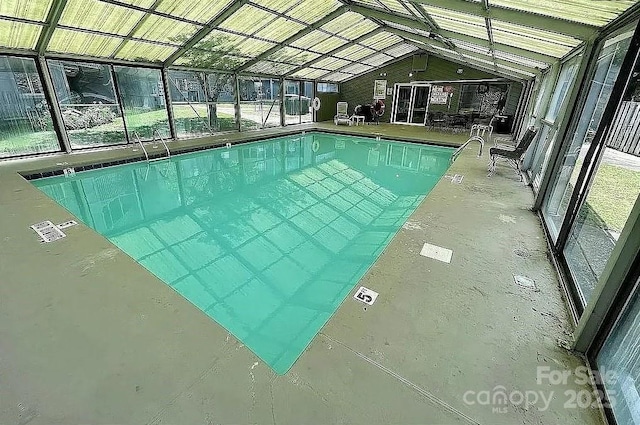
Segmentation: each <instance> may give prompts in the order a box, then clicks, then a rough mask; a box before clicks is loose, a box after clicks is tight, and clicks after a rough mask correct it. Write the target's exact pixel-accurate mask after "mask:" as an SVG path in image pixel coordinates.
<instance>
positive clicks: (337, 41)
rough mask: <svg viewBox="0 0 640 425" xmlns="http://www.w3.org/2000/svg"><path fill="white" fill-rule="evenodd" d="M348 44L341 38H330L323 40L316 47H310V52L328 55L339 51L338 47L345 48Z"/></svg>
mask: <svg viewBox="0 0 640 425" xmlns="http://www.w3.org/2000/svg"><path fill="white" fill-rule="evenodd" d="M346 43H347V42H346V41H345V40H343V39H341V38H337V37H329V38H327V39H326V40H323V41H321V42H320V43H318V44H316V45H315V46H312V47H310V48H309V50H312V51H314V52H318V53H327V52H330V51H331V50H333V49H337V48H338V47H340V46H343V45H344V44H346Z"/></svg>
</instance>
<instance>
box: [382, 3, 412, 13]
mask: <svg viewBox="0 0 640 425" xmlns="http://www.w3.org/2000/svg"><path fill="white" fill-rule="evenodd" d="M378 1H379V2H380V3H382V4H383V5H384V6H385V7H386V8H387V9H389V10H391V11H393V12H395V13H399V14H403V15H407V16H411V15H410V14H409V12H408V11H407V9H405V8H404V6H402V4H400V2H398V1H396V0H378Z"/></svg>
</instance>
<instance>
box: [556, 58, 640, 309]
mask: <svg viewBox="0 0 640 425" xmlns="http://www.w3.org/2000/svg"><path fill="white" fill-rule="evenodd" d="M622 100H623V101H622V102H621V104H620V105H619V107H618V111H617V113H616V114H615V115H614V119H613V121H612V122H611V126H610V130H609V133H608V135H607V137H606V139H605V140H604V146H603V149H602V151H601V158H600V161H599V163H598V168H597V170H596V171H595V177H594V178H593V182H592V184H591V186H590V187H589V192H588V193H587V196H586V199H585V201H584V203H583V204H582V205H581V206H580V210H579V212H578V215H577V216H576V219H575V222H574V223H573V227H572V228H571V232H570V233H569V237H568V239H567V243H566V246H565V248H564V256H565V258H566V260H567V264H568V266H569V270H571V274H572V275H573V277H574V280H575V282H576V283H577V284H578V288H579V290H580V294H581V296H582V299H583V302H584V303H585V304H586V303H587V302H588V300H589V298H590V297H591V293H592V292H593V289H594V287H595V286H596V284H597V282H598V279H599V278H600V275H601V274H602V271H603V269H604V266H605V264H606V263H607V260H608V259H609V256H610V255H611V252H612V251H613V248H614V246H615V245H616V242H617V240H618V236H619V235H620V232H622V228H623V227H624V225H625V223H626V221H627V219H628V218H629V214H631V209H632V208H633V204H634V203H635V202H636V199H637V198H638V194H639V193H640V156H639V155H640V152H638V149H637V146H638V144H639V143H640V131H639V130H638V128H637V124H635V125H634V124H633V123H637V122H638V121H640V108H639V106H640V62H636V65H635V69H634V71H633V72H632V73H631V78H630V80H629V84H628V86H627V89H626V90H625V95H624V97H623V99H622Z"/></svg>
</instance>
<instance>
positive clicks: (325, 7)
mask: <svg viewBox="0 0 640 425" xmlns="http://www.w3.org/2000/svg"><path fill="white" fill-rule="evenodd" d="M341 5H342V4H341V3H340V2H339V1H336V0H304V1H301V2H300V3H299V4H298V5H297V6H295V7H294V8H293V9H291V11H289V12H287V16H290V17H292V18H295V19H298V20H300V21H302V22H305V23H307V24H312V23H314V22H316V21H318V20H319V19H321V18H323V17H325V16H326V15H328V14H329V13H331V12H333V11H334V10H336V9H337V8H339V7H340V6H341Z"/></svg>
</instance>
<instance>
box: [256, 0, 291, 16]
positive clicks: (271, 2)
mask: <svg viewBox="0 0 640 425" xmlns="http://www.w3.org/2000/svg"><path fill="white" fill-rule="evenodd" d="M252 2H253V3H255V4H259V5H260V6H263V7H266V8H267V9H269V10H273V11H274V12H276V13H284V12H286V11H287V10H289V9H291V7H292V6H294V5H295V4H297V3H299V2H300V0H295V1H291V0H252Z"/></svg>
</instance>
